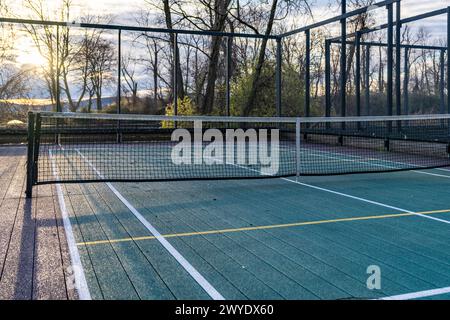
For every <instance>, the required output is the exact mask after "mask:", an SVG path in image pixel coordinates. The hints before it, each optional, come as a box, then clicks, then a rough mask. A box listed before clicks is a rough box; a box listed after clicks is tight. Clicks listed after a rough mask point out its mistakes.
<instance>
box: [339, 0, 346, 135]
mask: <svg viewBox="0 0 450 320" xmlns="http://www.w3.org/2000/svg"><path fill="white" fill-rule="evenodd" d="M341 9H342V14H346V12H347V1H346V0H342V3H341ZM346 41H347V20H346V19H345V18H344V19H341V57H340V100H341V101H340V102H341V116H342V117H345V116H346V114H347V112H346V104H347V97H346V95H347V92H346V87H347V44H346ZM342 126H343V128H344V127H345V123H344V122H343V123H342Z"/></svg>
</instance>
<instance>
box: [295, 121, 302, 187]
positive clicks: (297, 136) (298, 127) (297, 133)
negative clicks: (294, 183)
mask: <svg viewBox="0 0 450 320" xmlns="http://www.w3.org/2000/svg"><path fill="white" fill-rule="evenodd" d="M300 148H301V119H300V118H297V119H296V122H295V155H296V156H295V159H296V160H295V162H296V177H297V180H298V179H299V178H300V173H301V172H300V161H301V160H300Z"/></svg>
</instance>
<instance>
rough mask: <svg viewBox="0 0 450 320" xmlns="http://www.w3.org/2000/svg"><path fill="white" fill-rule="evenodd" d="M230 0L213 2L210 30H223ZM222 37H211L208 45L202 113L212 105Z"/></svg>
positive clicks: (209, 109) (207, 112) (210, 108)
mask: <svg viewBox="0 0 450 320" xmlns="http://www.w3.org/2000/svg"><path fill="white" fill-rule="evenodd" d="M230 1H231V0H216V1H215V3H214V12H215V16H214V25H213V27H212V31H223V30H224V28H225V21H226V17H227V11H228V6H229V4H230ZM221 42H222V37H212V42H211V47H210V60H209V64H208V78H207V81H206V92H205V96H204V97H203V103H202V113H203V114H210V113H211V112H212V109H213V106H214V97H215V87H216V80H217V68H218V64H219V56H220V44H221Z"/></svg>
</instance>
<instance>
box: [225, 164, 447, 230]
mask: <svg viewBox="0 0 450 320" xmlns="http://www.w3.org/2000/svg"><path fill="white" fill-rule="evenodd" d="M228 164H230V165H233V166H236V167H240V168H243V169H246V170H250V171H254V172H258V173H260V174H263V173H261V171H258V170H255V169H251V168H247V167H244V166H241V165H238V164H234V163H228ZM280 179H281V180H283V181H287V182H291V183H295V184H298V185H301V186H304V187H308V188H312V189H316V190H319V191H324V192H328V193H332V194H335V195H339V196H342V197H346V198H350V199H354V200H358V201H363V202H366V203H370V204H374V205H377V206H380V207H384V208H389V209H393V210H396V211H400V212H402V213H410V214H413V215H415V216H418V217H422V218H425V219H430V220H435V221H439V222H442V223H446V224H450V221H447V220H443V219H439V218H436V217H432V216H428V215H424V214H420V213H417V212H414V211H410V210H406V209H402V208H398V207H394V206H391V205H388V204H384V203H381V202H377V201H372V200H368V199H365V198H361V197H356V196H352V195H350V194H346V193H342V192H338V191H334V190H330V189H325V188H321V187H317V186H314V185H311V184H307V183H302V182H298V181H295V180H291V179H288V178H280Z"/></svg>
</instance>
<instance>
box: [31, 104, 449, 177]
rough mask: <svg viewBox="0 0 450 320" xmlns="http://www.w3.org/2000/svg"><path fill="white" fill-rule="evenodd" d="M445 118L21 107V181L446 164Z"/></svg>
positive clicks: (265, 173)
mask: <svg viewBox="0 0 450 320" xmlns="http://www.w3.org/2000/svg"><path fill="white" fill-rule="evenodd" d="M449 123H450V116H447V115H436V116H400V117H360V118H345V119H343V118H304V119H303V118H240V117H167V116H142V115H139V116H138V115H110V114H67V113H59V114H57V113H50V112H41V113H30V115H29V149H28V159H29V161H28V177H29V185H37V184H46V183H57V182H60V183H71V182H73V183H78V182H98V181H111V182H114V181H170V180H172V181H179V180H207V179H248V178H273V177H289V176H315V175H339V174H351V173H372V172H389V171H400V170H412V169H425V168H438V167H446V166H450V158H449V152H450V147H449V145H450V127H449Z"/></svg>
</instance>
